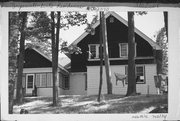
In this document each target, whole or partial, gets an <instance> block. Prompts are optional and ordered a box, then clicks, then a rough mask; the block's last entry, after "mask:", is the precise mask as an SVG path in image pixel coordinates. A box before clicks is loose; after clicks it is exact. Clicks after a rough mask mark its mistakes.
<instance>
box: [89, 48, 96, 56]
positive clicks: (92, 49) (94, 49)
mask: <svg viewBox="0 0 180 121" xmlns="http://www.w3.org/2000/svg"><path fill="white" fill-rule="evenodd" d="M90 54H91V56H90V58H92V59H94V58H95V57H96V45H90Z"/></svg>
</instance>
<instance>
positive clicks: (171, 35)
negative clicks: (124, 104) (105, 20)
mask: <svg viewBox="0 0 180 121" xmlns="http://www.w3.org/2000/svg"><path fill="white" fill-rule="evenodd" d="M58 3H59V2H58ZM65 3H68V5H67V6H66V5H64V6H63V7H61V6H60V5H59V6H56V5H58V4H57V2H53V3H52V2H44V4H43V5H42V2H41V3H39V4H38V3H37V2H36V3H20V2H13V4H12V3H6V4H3V5H1V8H0V9H1V10H0V12H1V13H0V27H1V31H0V35H1V36H0V37H1V38H0V39H1V41H0V58H1V59H0V67H1V68H0V80H1V91H0V94H1V119H2V120H17V121H21V120H22V121H25V120H26V121H28V120H30V121H34V120H42V119H43V120H52V119H53V120H61V121H67V120H68V121H79V120H92V117H93V120H99V121H106V120H169V119H170V120H178V119H180V103H179V102H180V81H179V80H180V74H179V73H178V72H179V70H180V64H179V62H180V16H179V15H180V8H179V4H175V5H172V4H170V5H166V4H165V5H164V4H158V5H157V4H147V3H142V4H141V5H137V3H135V4H133V3H124V4H118V5H117V4H116V5H113V4H111V3H109V4H108V3H106V4H105V3H93V2H90V3H86V2H71V4H69V2H65ZM73 3H74V4H73ZM46 4H47V5H46ZM54 4H55V5H54ZM6 5H7V6H6ZM18 5H20V6H18ZM77 5H82V6H80V7H78V8H77ZM87 6H90V7H92V8H93V7H94V9H92V10H93V11H99V10H103V11H107V9H108V11H124V12H127V11H151V12H153V11H154V12H163V11H168V25H169V26H168V42H169V57H168V59H169V60H168V63H169V69H168V75H169V80H173V82H169V90H168V114H163V113H162V114H27V115H19V114H8V81H3V80H8V33H9V32H8V31H9V30H8V24H9V23H8V12H12V11H89V10H87V9H86V8H87ZM127 6H128V7H127ZM32 8H33V9H32ZM67 8H68V9H67ZM2 81H3V82H2ZM163 116H164V117H163ZM135 117H139V118H135Z"/></svg>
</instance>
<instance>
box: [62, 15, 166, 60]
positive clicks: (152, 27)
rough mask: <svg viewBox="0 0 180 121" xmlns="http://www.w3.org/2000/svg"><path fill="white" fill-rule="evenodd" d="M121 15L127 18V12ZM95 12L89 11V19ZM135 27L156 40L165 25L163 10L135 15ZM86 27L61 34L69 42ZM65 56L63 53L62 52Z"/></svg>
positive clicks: (63, 31) (74, 28) (70, 29)
mask: <svg viewBox="0 0 180 121" xmlns="http://www.w3.org/2000/svg"><path fill="white" fill-rule="evenodd" d="M117 13H118V14H119V15H120V16H121V17H123V18H124V19H125V20H127V12H117ZM93 14H95V13H92V12H89V14H87V15H88V18H87V19H88V21H89V22H90V21H91V20H92V15H93ZM134 22H135V27H136V28H138V29H139V30H140V31H141V32H143V33H144V34H146V35H147V36H148V37H150V38H151V39H152V40H154V41H155V37H154V36H155V35H156V34H157V32H158V31H159V30H160V29H161V28H162V27H163V26H164V17H163V13H162V12H148V13H147V14H146V15H142V16H141V15H135V16H134ZM85 28H86V25H81V26H80V27H79V26H74V27H70V28H69V30H61V32H60V36H61V38H62V39H63V40H65V41H67V42H68V44H70V43H72V42H73V41H74V40H76V39H77V38H78V37H79V36H80V35H81V34H82V33H83V32H84V29H85ZM60 56H63V54H60Z"/></svg>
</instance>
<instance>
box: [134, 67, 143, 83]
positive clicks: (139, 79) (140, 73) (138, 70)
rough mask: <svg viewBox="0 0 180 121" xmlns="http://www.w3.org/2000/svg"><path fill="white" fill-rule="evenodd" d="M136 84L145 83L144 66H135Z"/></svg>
mask: <svg viewBox="0 0 180 121" xmlns="http://www.w3.org/2000/svg"><path fill="white" fill-rule="evenodd" d="M136 83H145V69H144V66H136Z"/></svg>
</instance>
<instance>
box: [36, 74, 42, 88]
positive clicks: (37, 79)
mask: <svg viewBox="0 0 180 121" xmlns="http://www.w3.org/2000/svg"><path fill="white" fill-rule="evenodd" d="M40 76H41V75H40V74H36V87H40V85H41V84H40Z"/></svg>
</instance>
